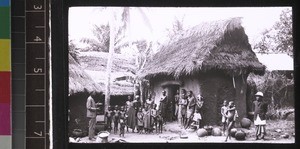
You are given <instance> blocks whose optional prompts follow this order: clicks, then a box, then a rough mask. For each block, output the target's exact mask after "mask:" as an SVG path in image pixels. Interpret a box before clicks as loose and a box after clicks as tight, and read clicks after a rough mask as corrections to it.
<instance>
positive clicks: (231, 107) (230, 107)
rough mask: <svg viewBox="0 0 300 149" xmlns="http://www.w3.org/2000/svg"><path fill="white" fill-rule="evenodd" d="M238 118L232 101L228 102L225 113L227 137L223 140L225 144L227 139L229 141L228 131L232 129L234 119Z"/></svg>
mask: <svg viewBox="0 0 300 149" xmlns="http://www.w3.org/2000/svg"><path fill="white" fill-rule="evenodd" d="M237 117H238V113H237V110H236V109H235V105H234V102H233V101H230V102H229V103H228V108H227V112H226V118H227V136H226V139H225V142H227V139H228V137H229V139H231V136H230V131H231V129H232V128H233V127H234V124H235V121H236V118H237Z"/></svg>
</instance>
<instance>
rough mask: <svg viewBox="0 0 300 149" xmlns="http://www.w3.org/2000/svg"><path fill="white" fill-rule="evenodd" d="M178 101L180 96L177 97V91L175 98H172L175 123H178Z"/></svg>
mask: <svg viewBox="0 0 300 149" xmlns="http://www.w3.org/2000/svg"><path fill="white" fill-rule="evenodd" d="M179 99H180V95H179V90H177V91H176V95H175V97H174V102H175V103H174V105H175V112H174V116H175V119H176V120H177V121H179V120H178V111H179V104H178V103H179Z"/></svg>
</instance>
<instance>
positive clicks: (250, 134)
mask: <svg viewBox="0 0 300 149" xmlns="http://www.w3.org/2000/svg"><path fill="white" fill-rule="evenodd" d="M267 123H268V124H267V127H266V129H267V135H266V137H265V140H255V128H254V126H253V124H252V126H251V127H250V129H244V128H237V129H238V130H240V129H241V130H243V131H244V132H246V134H247V135H246V140H243V141H238V140H236V139H235V138H232V139H231V140H228V141H227V142H228V143H284V144H286V143H287V144H290V143H295V137H294V136H293V135H294V133H295V124H294V121H287V120H269V121H268V122H267ZM215 127H218V126H215ZM182 132H185V133H186V134H187V136H188V138H186V139H181V138H180V133H182ZM285 133H286V134H287V135H288V136H287V138H284V137H283V135H284V134H285ZM70 139H71V140H72V141H71V142H77V143H100V142H101V139H100V138H97V139H96V141H89V140H88V138H87V137H84V138H79V139H77V140H76V139H73V138H70ZM75 140H76V141H75ZM224 140H225V136H206V137H200V138H199V137H198V136H197V134H196V132H188V131H186V130H184V129H182V128H180V127H179V125H178V124H177V123H176V122H172V123H167V124H166V125H165V126H164V132H163V133H162V134H156V133H155V134H153V133H152V134H138V133H131V131H130V132H129V133H125V137H124V138H123V137H119V135H116V134H110V135H109V137H108V141H109V142H115V141H120V142H128V143H225V142H224Z"/></svg>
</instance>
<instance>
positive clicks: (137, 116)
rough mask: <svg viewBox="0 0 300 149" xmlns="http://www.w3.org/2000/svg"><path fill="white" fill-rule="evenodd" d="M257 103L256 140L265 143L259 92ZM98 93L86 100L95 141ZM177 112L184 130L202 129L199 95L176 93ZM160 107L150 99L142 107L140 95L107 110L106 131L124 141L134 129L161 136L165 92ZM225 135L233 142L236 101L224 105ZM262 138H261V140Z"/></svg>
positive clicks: (201, 100)
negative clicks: (232, 133) (126, 135)
mask: <svg viewBox="0 0 300 149" xmlns="http://www.w3.org/2000/svg"><path fill="white" fill-rule="evenodd" d="M255 96H256V100H255V101H254V104H253V105H254V125H255V126H256V139H264V135H265V134H266V130H265V125H266V112H267V104H266V103H265V102H263V100H262V98H263V93H262V92H257V93H256V94H255ZM94 97H95V93H94V92H93V93H92V94H91V95H90V96H89V97H88V99H87V103H86V107H87V117H88V119H89V139H90V140H95V137H94V135H95V124H96V110H97V104H98V103H96V102H95V101H94ZM174 101H175V112H174V115H175V116H176V117H177V121H178V122H179V124H180V126H181V127H182V128H185V129H187V128H189V127H192V126H193V127H197V129H198V128H200V127H201V125H200V122H201V120H202V116H201V114H200V110H201V108H202V106H203V103H204V101H203V97H202V96H201V95H197V97H196V98H195V96H194V94H193V92H192V91H191V90H190V91H186V90H185V89H181V93H180V92H179V90H177V92H176V95H175V99H174ZM159 102H160V103H159V107H158V109H157V104H155V103H154V101H153V100H152V99H151V98H148V99H147V100H146V101H145V102H144V104H143V105H142V104H141V101H140V99H139V95H137V96H136V97H135V98H134V99H133V100H132V99H131V96H128V100H127V101H126V104H125V105H124V106H121V107H119V106H117V105H116V106H114V107H111V106H108V109H107V110H106V111H105V124H106V129H107V130H108V131H111V130H112V129H113V132H114V133H115V134H117V132H118V131H119V135H120V136H123V137H124V133H125V128H126V129H127V132H128V129H131V131H132V132H133V133H134V132H135V130H137V132H138V133H153V132H154V130H155V131H156V133H162V127H163V125H164V124H165V119H166V116H167V105H168V104H167V103H168V97H167V94H166V91H162V96H161V99H160V101H159ZM221 115H222V124H223V134H225V131H226V133H227V136H226V140H225V141H227V139H228V138H230V135H229V134H230V131H231V129H232V128H233V127H234V125H235V121H236V119H237V118H238V112H237V110H236V107H235V104H234V102H233V101H229V102H227V101H226V100H225V101H224V102H223V106H222V107H221ZM259 136H261V137H259Z"/></svg>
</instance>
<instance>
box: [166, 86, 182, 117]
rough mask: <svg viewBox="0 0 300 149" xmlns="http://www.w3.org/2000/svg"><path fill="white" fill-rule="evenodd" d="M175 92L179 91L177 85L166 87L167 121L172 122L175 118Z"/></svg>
mask: <svg viewBox="0 0 300 149" xmlns="http://www.w3.org/2000/svg"><path fill="white" fill-rule="evenodd" d="M177 90H179V85H169V86H166V91H167V96H168V108H167V110H168V119H167V121H169V122H170V121H174V120H176V118H175V115H174V113H175V95H176V92H177Z"/></svg>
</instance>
